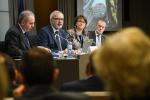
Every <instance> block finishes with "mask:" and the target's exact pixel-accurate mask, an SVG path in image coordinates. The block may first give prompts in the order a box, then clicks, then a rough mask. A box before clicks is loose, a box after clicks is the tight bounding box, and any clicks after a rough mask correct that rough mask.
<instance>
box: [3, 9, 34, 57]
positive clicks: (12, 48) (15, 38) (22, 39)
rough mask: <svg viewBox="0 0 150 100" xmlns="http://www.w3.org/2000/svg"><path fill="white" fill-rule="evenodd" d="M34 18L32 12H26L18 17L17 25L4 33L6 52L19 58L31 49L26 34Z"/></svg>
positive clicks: (31, 26) (32, 25)
mask: <svg viewBox="0 0 150 100" xmlns="http://www.w3.org/2000/svg"><path fill="white" fill-rule="evenodd" d="M34 23H35V17H34V14H33V12H31V11H29V10H26V11H23V12H22V13H21V14H20V15H19V20H18V24H16V25H15V26H12V27H11V28H10V29H9V30H8V31H7V33H6V36H5V46H6V50H7V51H6V52H7V53H8V54H9V55H10V56H12V57H15V58H16V57H17V58H20V57H22V55H23V54H24V53H25V52H26V51H27V50H28V49H29V48H30V47H31V46H30V42H29V39H28V32H29V31H30V30H31V29H32V28H33V27H34Z"/></svg>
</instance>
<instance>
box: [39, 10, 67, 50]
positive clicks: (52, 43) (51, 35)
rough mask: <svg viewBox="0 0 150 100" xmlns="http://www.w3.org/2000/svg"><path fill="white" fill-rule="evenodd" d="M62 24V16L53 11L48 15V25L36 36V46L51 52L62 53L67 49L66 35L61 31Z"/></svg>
mask: <svg viewBox="0 0 150 100" xmlns="http://www.w3.org/2000/svg"><path fill="white" fill-rule="evenodd" d="M63 24H64V14H63V13H62V12H61V11H58V10H55V11H53V12H52V13H51V14H50V25H47V26H45V27H43V28H42V29H41V30H40V31H39V34H38V44H39V46H43V47H46V48H49V49H51V50H52V51H53V50H54V51H55V50H56V51H62V50H64V49H66V47H67V40H65V38H66V35H67V33H66V32H65V31H64V30H63V29H62V27H63Z"/></svg>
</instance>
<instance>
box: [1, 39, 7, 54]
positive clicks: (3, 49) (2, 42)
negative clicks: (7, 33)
mask: <svg viewBox="0 0 150 100" xmlns="http://www.w3.org/2000/svg"><path fill="white" fill-rule="evenodd" d="M5 50H6V49H5V41H0V52H3V53H5Z"/></svg>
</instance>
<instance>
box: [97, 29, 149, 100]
mask: <svg viewBox="0 0 150 100" xmlns="http://www.w3.org/2000/svg"><path fill="white" fill-rule="evenodd" d="M94 61H95V64H96V65H95V66H96V69H97V73H98V74H99V76H100V77H101V78H102V79H103V80H104V82H105V84H106V86H107V88H108V89H109V90H110V91H112V92H113V93H114V95H116V98H118V100H120V99H119V98H120V97H119V96H120V94H121V95H122V97H123V98H124V100H126V98H128V97H129V96H133V95H141V96H143V95H145V94H144V92H145V89H146V88H147V87H149V86H150V78H149V77H150V39H149V38H148V37H147V36H146V35H145V33H144V32H143V31H142V30H141V29H139V28H137V27H130V28H126V29H123V30H121V31H119V32H117V33H116V34H114V35H112V36H110V37H108V38H107V40H106V41H105V43H104V44H103V46H102V47H101V48H99V50H98V51H97V52H96V53H95V55H94ZM149 92H150V91H149Z"/></svg>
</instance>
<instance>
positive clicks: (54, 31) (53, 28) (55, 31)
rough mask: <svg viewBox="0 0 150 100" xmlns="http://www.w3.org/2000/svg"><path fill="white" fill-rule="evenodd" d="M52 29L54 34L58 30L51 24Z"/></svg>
mask: <svg viewBox="0 0 150 100" xmlns="http://www.w3.org/2000/svg"><path fill="white" fill-rule="evenodd" d="M52 29H53V31H54V34H55V32H56V31H58V32H59V30H56V29H55V28H54V27H53V26H52Z"/></svg>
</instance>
